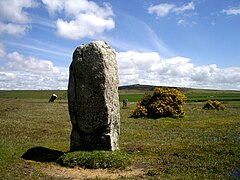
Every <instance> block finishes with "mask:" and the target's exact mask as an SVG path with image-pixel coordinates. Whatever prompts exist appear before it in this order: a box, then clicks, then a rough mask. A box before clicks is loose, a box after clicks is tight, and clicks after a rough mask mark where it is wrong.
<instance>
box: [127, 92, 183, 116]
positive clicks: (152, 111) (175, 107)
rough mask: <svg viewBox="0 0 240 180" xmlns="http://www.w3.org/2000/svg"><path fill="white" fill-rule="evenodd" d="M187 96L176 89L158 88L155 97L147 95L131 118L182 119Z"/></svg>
mask: <svg viewBox="0 0 240 180" xmlns="http://www.w3.org/2000/svg"><path fill="white" fill-rule="evenodd" d="M185 99H186V96H185V95H184V94H182V93H181V92H180V91H179V90H177V89H174V88H171V89H170V88H166V89H163V88H156V89H155V90H154V93H153V95H149V94H146V95H145V97H144V98H143V99H142V100H141V101H140V102H139V103H138V104H137V106H136V108H135V109H134V111H133V112H132V115H131V117H134V118H140V117H148V118H161V117H182V116H184V114H185V113H184V109H183V107H182V105H183V103H184V100H185Z"/></svg>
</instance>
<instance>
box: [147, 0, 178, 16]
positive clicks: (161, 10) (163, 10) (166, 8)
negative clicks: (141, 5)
mask: <svg viewBox="0 0 240 180" xmlns="http://www.w3.org/2000/svg"><path fill="white" fill-rule="evenodd" d="M174 7H175V5H174V4H167V3H163V4H158V5H155V6H150V7H149V8H148V12H149V13H150V14H153V13H156V14H157V15H158V16H160V17H163V16H166V15H168V13H169V12H170V11H171V10H172V9H173V8H174Z"/></svg>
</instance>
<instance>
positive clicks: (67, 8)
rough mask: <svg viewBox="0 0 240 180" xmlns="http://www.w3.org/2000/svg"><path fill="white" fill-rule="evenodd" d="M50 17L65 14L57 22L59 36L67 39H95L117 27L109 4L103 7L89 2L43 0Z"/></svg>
mask: <svg viewBox="0 0 240 180" xmlns="http://www.w3.org/2000/svg"><path fill="white" fill-rule="evenodd" d="M42 2H43V3H44V4H45V5H46V7H47V9H48V12H49V14H50V15H54V14H55V13H58V14H59V15H60V14H61V13H63V14H64V15H65V17H64V18H58V19H57V21H56V28H57V34H58V35H59V36H61V37H64V38H66V39H81V38H84V37H90V38H91V37H93V36H94V35H96V34H100V33H102V32H104V31H106V30H111V29H113V28H114V27H115V23H114V20H113V19H112V16H113V12H112V8H111V6H110V5H109V4H107V3H104V5H103V7H100V6H98V5H97V4H96V3H95V2H93V1H87V0H68V1H64V0H54V1H52V0H42Z"/></svg>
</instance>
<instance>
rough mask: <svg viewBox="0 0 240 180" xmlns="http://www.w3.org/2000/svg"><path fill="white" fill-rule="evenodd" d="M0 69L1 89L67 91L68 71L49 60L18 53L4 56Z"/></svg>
mask: <svg viewBox="0 0 240 180" xmlns="http://www.w3.org/2000/svg"><path fill="white" fill-rule="evenodd" d="M4 59H5V62H6V63H5V64H4V66H2V67H0V82H1V83H0V89H66V88H67V79H68V69H67V68H58V67H55V66H54V65H53V63H52V62H51V61H49V60H43V59H39V58H36V57H31V56H24V55H22V54H20V53H18V52H12V53H8V54H6V55H5V56H4Z"/></svg>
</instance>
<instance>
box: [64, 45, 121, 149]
mask: <svg viewBox="0 0 240 180" xmlns="http://www.w3.org/2000/svg"><path fill="white" fill-rule="evenodd" d="M68 107H69V114H70V118H71V122H72V132H71V145H70V150H71V151H75V150H116V149H118V136H119V133H120V112H119V99H118V69H117V61H116V55H115V52H114V50H113V49H112V48H111V47H110V46H109V45H108V44H107V43H105V42H103V41H94V42H91V43H89V44H85V45H81V46H79V47H77V48H76V50H75V51H74V53H73V60H72V63H71V65H70V76H69V84H68Z"/></svg>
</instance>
